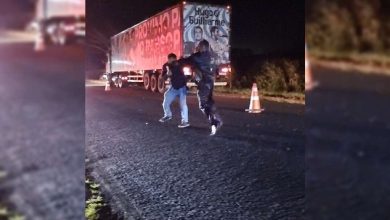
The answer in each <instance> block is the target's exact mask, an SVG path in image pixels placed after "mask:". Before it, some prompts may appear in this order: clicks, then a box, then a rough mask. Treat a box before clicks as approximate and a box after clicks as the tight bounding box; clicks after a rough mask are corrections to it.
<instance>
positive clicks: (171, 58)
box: [168, 53, 177, 63]
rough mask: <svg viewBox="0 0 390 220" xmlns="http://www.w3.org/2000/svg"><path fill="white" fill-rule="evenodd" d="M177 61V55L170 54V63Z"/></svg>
mask: <svg viewBox="0 0 390 220" xmlns="http://www.w3.org/2000/svg"><path fill="white" fill-rule="evenodd" d="M175 60H177V56H176V54H174V53H170V54H168V63H172V62H173V61H175Z"/></svg>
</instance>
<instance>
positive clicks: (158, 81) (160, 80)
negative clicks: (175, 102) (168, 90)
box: [157, 74, 165, 93]
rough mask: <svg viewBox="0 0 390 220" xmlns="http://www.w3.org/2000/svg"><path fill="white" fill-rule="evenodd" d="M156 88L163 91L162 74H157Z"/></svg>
mask: <svg viewBox="0 0 390 220" xmlns="http://www.w3.org/2000/svg"><path fill="white" fill-rule="evenodd" d="M157 89H158V92H159V93H164V92H165V79H164V77H163V75H162V74H159V75H158V80H157Z"/></svg>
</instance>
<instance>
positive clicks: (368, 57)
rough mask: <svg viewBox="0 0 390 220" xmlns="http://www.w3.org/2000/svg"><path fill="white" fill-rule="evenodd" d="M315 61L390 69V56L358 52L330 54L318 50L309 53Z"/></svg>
mask: <svg viewBox="0 0 390 220" xmlns="http://www.w3.org/2000/svg"><path fill="white" fill-rule="evenodd" d="M309 53H310V56H311V57H313V58H314V59H318V60H325V61H342V62H348V63H353V64H360V65H368V66H373V67H380V68H390V54H384V53H357V52H328V51H321V50H316V49H311V50H310V51H309Z"/></svg>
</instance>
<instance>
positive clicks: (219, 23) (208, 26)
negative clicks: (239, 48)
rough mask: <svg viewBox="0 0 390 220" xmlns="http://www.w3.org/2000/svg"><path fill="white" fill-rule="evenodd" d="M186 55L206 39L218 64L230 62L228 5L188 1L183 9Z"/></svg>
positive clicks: (214, 61) (215, 62) (213, 58)
mask: <svg viewBox="0 0 390 220" xmlns="http://www.w3.org/2000/svg"><path fill="white" fill-rule="evenodd" d="M183 25H184V31H183V39H184V56H189V55H191V53H193V52H194V51H195V48H196V46H197V45H198V43H199V42H200V41H201V40H203V39H206V40H207V41H208V42H209V43H210V46H211V51H212V60H213V63H214V64H216V65H219V64H226V63H230V57H229V50H230V45H229V44H230V40H229V38H230V10H229V9H228V8H226V7H221V6H212V5H199V4H191V3H187V4H185V5H184V9H183Z"/></svg>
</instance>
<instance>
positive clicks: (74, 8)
mask: <svg viewBox="0 0 390 220" xmlns="http://www.w3.org/2000/svg"><path fill="white" fill-rule="evenodd" d="M32 25H33V26H35V28H36V30H37V31H38V33H40V34H41V35H42V36H43V37H44V40H45V41H46V42H51V43H53V44H57V45H65V44H67V43H69V42H72V41H73V40H75V39H77V38H84V37H85V0H37V2H36V13H35V20H34V22H33V23H32Z"/></svg>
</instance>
